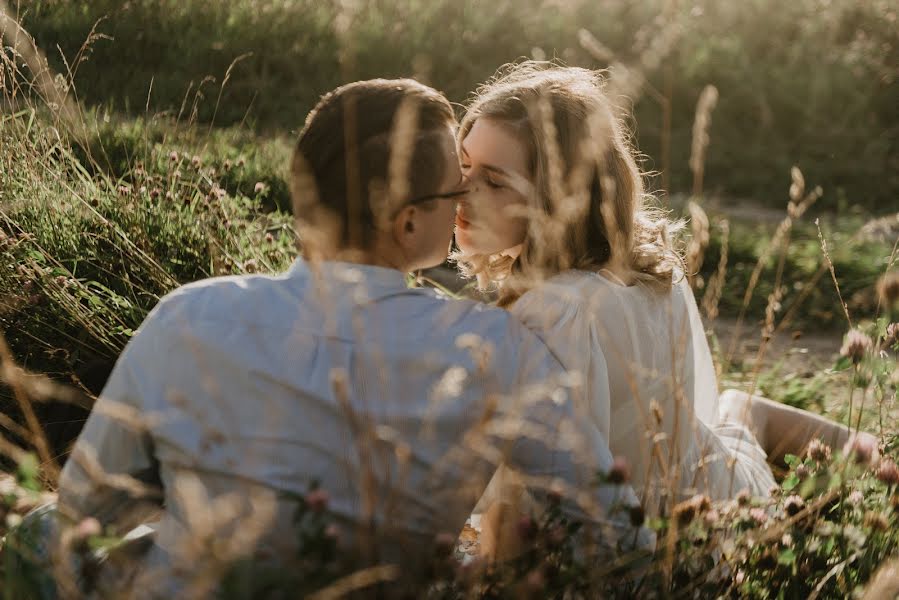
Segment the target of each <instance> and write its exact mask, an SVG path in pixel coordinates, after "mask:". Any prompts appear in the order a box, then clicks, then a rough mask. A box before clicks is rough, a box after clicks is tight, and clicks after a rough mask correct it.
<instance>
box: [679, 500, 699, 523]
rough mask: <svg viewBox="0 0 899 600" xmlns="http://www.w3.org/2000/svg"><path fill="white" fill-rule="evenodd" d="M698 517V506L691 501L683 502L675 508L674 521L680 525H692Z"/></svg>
mask: <svg viewBox="0 0 899 600" xmlns="http://www.w3.org/2000/svg"><path fill="white" fill-rule="evenodd" d="M695 516H696V504H695V503H693V502H691V501H690V500H686V501H684V502H681V503H680V504H677V505H675V507H674V520H675V521H676V522H677V524H678V525H686V524H688V523H690V522H691V521H692V520H693V518H694V517H695Z"/></svg>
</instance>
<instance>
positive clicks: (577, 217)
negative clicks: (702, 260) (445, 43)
mask: <svg viewBox="0 0 899 600" xmlns="http://www.w3.org/2000/svg"><path fill="white" fill-rule="evenodd" d="M481 118H484V119H490V120H491V121H492V122H494V123H498V124H500V125H502V126H505V127H508V128H509V131H511V132H512V133H513V134H514V135H516V136H517V137H518V138H519V139H520V140H521V141H522V142H523V143H524V144H525V145H526V147H527V154H528V157H529V159H528V160H529V164H528V168H529V171H530V172H529V173H528V175H529V176H530V178H531V181H532V182H533V183H534V188H533V189H534V193H533V194H532V196H531V198H530V202H529V205H528V206H527V208H526V209H525V215H524V216H526V217H527V219H528V227H527V236H526V239H525V242H524V245H523V249H522V251H521V254H520V255H519V256H518V259H517V260H513V259H511V258H509V257H507V256H504V255H494V256H484V255H474V256H473V255H465V254H464V253H461V252H457V253H455V254H454V255H453V256H454V258H455V260H456V261H457V263H458V265H459V268H460V270H461V272H462V273H463V275H466V276H469V277H477V279H478V283H479V287H481V288H488V287H490V286H491V285H495V286H496V287H498V288H499V296H500V297H499V303H500V304H501V305H508V304H511V303H512V302H514V301H515V300H516V299H517V298H518V297H519V296H520V295H521V294H522V293H524V292H525V291H526V290H527V289H529V288H531V287H533V286H534V285H535V284H536V283H537V282H538V281H540V280H542V279H545V278H547V277H551V276H553V275H555V274H557V273H560V272H562V271H565V270H567V269H583V270H591V271H595V270H598V269H601V268H603V267H606V266H614V267H617V268H619V269H623V270H624V271H625V272H627V273H629V274H631V278H632V279H633V280H634V282H635V283H642V284H645V285H648V286H649V287H651V288H653V289H657V290H666V289H670V287H671V285H672V281H673V276H674V272H675V270H676V269H677V268H680V269H683V261H682V259H681V257H680V255H679V254H678V252H677V251H676V250H675V249H674V247H673V245H672V242H671V238H672V235H673V234H674V232H675V231H676V230H677V229H679V228H680V227H681V226H682V224H680V223H672V222H670V221H669V220H668V218H667V216H666V214H665V213H664V212H663V211H661V210H660V209H659V208H657V207H654V202H655V199H654V198H653V197H652V196H651V195H650V194H647V193H646V192H645V190H644V186H643V177H642V174H641V173H640V170H639V168H638V167H637V162H636V159H635V155H634V151H633V149H632V147H631V145H630V142H629V139H628V136H627V135H626V133H625V128H624V127H623V126H622V124H621V123H620V122H619V120H618V119H617V118H616V116H615V113H614V110H613V107H612V105H611V102H610V101H609V99H608V97H607V96H606V94H605V93H604V91H603V81H602V77H601V75H600V74H599V73H598V72H596V71H590V70H587V69H580V68H573V67H563V66H558V65H556V64H553V63H545V62H535V61H527V62H521V63H515V64H511V65H506V66H505V67H502V68H500V70H499V71H498V73H497V75H496V76H495V77H494V78H493V79H492V80H490V81H489V82H487V83H486V84H484V85H483V86H481V87H480V88H479V89H478V90H477V92H476V93H475V96H474V99H473V101H472V102H471V103H470V105H469V107H468V110H467V112H466V114H465V116H464V118H463V119H462V123H461V125H460V127H459V134H458V139H459V143H460V144H461V142H462V140H464V139H465V137H466V136H467V135H468V133H469V131H471V128H472V126H473V125H474V123H475V122H476V121H477V120H478V119H481ZM500 284H501V285H500Z"/></svg>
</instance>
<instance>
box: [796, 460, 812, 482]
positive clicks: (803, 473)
mask: <svg viewBox="0 0 899 600" xmlns="http://www.w3.org/2000/svg"><path fill="white" fill-rule="evenodd" d="M809 474H810V471H809V470H808V467H807V466H805V465H804V464H803V465H799V466H798V467H796V477H798V478H799V479H805V478H806V477H808V476H809Z"/></svg>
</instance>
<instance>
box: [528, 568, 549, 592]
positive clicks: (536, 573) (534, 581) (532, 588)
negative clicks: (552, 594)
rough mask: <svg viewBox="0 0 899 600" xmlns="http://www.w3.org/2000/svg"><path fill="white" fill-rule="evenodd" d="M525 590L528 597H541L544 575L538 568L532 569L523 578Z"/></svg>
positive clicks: (544, 580) (544, 582) (544, 586)
mask: <svg viewBox="0 0 899 600" xmlns="http://www.w3.org/2000/svg"><path fill="white" fill-rule="evenodd" d="M524 587H525V591H526V592H527V594H528V595H529V596H530V597H534V598H537V597H541V594H542V593H543V592H544V590H545V589H546V577H545V576H544V575H543V571H542V570H540V569H539V568H537V569H534V570H533V571H531V572H530V573H528V574H527V576H526V577H525V578H524Z"/></svg>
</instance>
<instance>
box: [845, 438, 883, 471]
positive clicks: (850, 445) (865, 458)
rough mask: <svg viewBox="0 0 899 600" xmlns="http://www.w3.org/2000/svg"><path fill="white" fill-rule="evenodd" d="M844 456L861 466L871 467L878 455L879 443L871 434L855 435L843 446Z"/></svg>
mask: <svg viewBox="0 0 899 600" xmlns="http://www.w3.org/2000/svg"><path fill="white" fill-rule="evenodd" d="M843 455H844V456H846V457H849V456H853V457H854V458H855V462H856V463H857V464H860V465H870V464H871V462H872V460H873V459H874V458H875V457H876V455H877V441H876V440H875V439H874V437H873V436H871V435H869V434H860V433H853V434H852V435H851V436H849V440H847V441H846V445H845V446H843Z"/></svg>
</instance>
